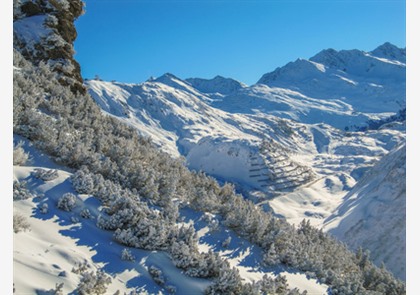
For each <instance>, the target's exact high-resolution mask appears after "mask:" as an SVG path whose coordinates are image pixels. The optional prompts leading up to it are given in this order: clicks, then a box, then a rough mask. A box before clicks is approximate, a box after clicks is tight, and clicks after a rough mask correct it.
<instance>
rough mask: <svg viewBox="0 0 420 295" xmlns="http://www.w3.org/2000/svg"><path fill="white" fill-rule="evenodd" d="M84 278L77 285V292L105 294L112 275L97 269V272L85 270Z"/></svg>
mask: <svg viewBox="0 0 420 295" xmlns="http://www.w3.org/2000/svg"><path fill="white" fill-rule="evenodd" d="M81 275H82V278H81V279H80V282H79V284H78V285H77V289H76V290H77V292H78V293H79V294H81V295H85V294H86V295H88V294H95V295H100V294H105V293H106V292H107V289H108V285H109V284H111V282H112V281H111V277H110V276H109V275H107V274H106V273H105V272H104V271H102V270H97V271H96V273H95V272H93V271H91V272H87V271H86V272H83V273H82V274H81Z"/></svg>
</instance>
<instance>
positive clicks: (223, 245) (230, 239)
mask: <svg viewBox="0 0 420 295" xmlns="http://www.w3.org/2000/svg"><path fill="white" fill-rule="evenodd" d="M231 241H232V237H230V236H229V237H227V238H226V240H224V241H223V243H222V247H223V248H226V247H229V245H230V242H231Z"/></svg>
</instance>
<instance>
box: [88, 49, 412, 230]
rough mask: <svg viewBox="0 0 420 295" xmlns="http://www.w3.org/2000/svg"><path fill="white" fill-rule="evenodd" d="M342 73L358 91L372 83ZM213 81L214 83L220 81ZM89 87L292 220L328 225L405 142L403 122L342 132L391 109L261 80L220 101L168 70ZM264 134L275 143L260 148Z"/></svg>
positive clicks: (163, 141) (196, 163)
mask: <svg viewBox="0 0 420 295" xmlns="http://www.w3.org/2000/svg"><path fill="white" fill-rule="evenodd" d="M356 56H359V57H362V58H365V55H363V54H356ZM300 64H301V66H302V67H304V68H307V67H309V68H310V69H312V70H314V71H315V72H316V75H321V76H322V75H325V73H326V72H328V71H330V69H329V68H328V67H327V66H325V67H324V68H322V69H325V70H326V72H323V71H322V69H321V66H319V65H320V63H316V62H312V61H305V60H300ZM317 65H318V68H317ZM289 66H290V67H291V66H293V64H291V65H289ZM320 69H321V70H320ZM306 74H307V75H309V74H308V73H306ZM336 75H338V76H335V78H336V79H340V81H344V80H347V81H344V82H345V83H346V84H348V85H349V84H351V85H352V87H358V86H360V83H362V84H363V83H365V84H366V83H370V82H360V80H359V82H356V81H353V80H350V79H349V78H347V76H346V75H345V73H342V72H340V74H336ZM215 79H216V78H215ZM217 79H219V80H220V79H222V78H217ZM223 79H225V78H223ZM194 81H201V80H194ZM352 82H353V83H354V84H356V85H354V84H352ZM206 83H207V84H206V85H207V86H208V87H210V86H211V85H212V83H214V81H212V80H208V81H207V82H206ZM86 84H87V86H88V87H89V89H90V90H89V91H90V93H91V94H92V96H93V97H94V99H95V100H96V101H97V102H98V103H99V104H100V105H102V106H104V105H105V106H106V105H115V107H114V109H115V110H119V111H115V112H113V111H112V110H111V109H110V108H107V107H105V108H104V110H105V111H106V112H107V113H108V114H110V115H112V116H116V117H118V118H119V119H121V120H122V121H124V122H126V123H127V124H130V125H131V126H134V127H135V128H137V129H138V130H139V132H140V133H142V134H143V135H146V136H150V138H151V139H152V141H153V142H154V143H155V144H156V145H157V146H159V147H160V148H162V149H163V150H165V151H166V152H168V153H169V154H171V155H172V156H173V157H179V156H183V157H185V159H186V163H187V165H188V167H189V168H190V169H193V170H197V171H204V172H206V173H208V174H210V175H212V176H214V177H216V178H217V179H218V180H220V181H221V182H225V181H230V182H233V183H235V185H236V187H237V189H238V191H239V192H241V193H243V194H244V195H245V196H246V197H248V198H251V199H253V200H254V201H255V202H256V203H258V204H259V205H261V206H264V208H265V209H266V210H269V211H271V212H273V213H274V214H277V215H278V216H282V217H284V218H286V219H287V220H288V221H290V222H292V223H299V222H300V221H301V220H302V219H303V218H306V219H310V220H311V222H312V224H314V225H318V226H321V225H322V222H323V220H324V219H325V218H327V217H328V216H329V215H330V214H332V212H333V211H334V210H335V208H336V207H337V206H339V205H340V203H341V202H342V200H343V197H344V195H345V194H346V193H347V192H348V191H349V190H350V189H351V187H352V186H354V184H355V183H356V181H357V180H359V179H360V178H361V177H362V176H363V174H364V173H365V172H366V171H367V170H368V169H369V168H370V167H372V166H373V165H374V164H375V163H376V162H377V161H378V160H379V159H380V158H381V157H382V156H383V155H385V154H386V153H387V152H388V151H389V150H391V149H392V148H393V147H395V146H396V145H398V144H400V143H401V142H403V141H405V129H404V127H402V126H399V125H395V126H394V127H390V128H386V129H382V130H372V131H368V132H363V133H362V132H352V133H347V132H344V131H342V130H340V129H336V128H341V129H344V128H345V127H346V126H352V125H357V126H363V123H364V122H365V121H366V120H368V119H375V120H377V119H382V118H386V117H387V116H390V115H392V114H394V113H392V112H387V111H386V110H387V109H386V108H385V109H384V110H380V112H379V113H378V112H376V113H375V112H374V113H371V112H368V113H364V112H356V111H355V110H354V106H353V105H351V104H350V102H349V101H348V100H347V99H341V100H340V99H321V98H313V97H309V96H307V95H305V94H302V93H301V92H299V91H296V90H292V89H290V88H279V87H271V86H268V85H264V84H256V85H252V86H249V87H245V86H244V87H240V88H238V90H237V91H236V92H233V93H231V94H229V95H221V94H220V93H219V94H220V95H221V96H220V97H219V98H220V99H218V100H214V99H213V98H212V97H209V96H208V94H207V93H202V92H200V90H198V89H195V88H194V87H193V85H194V83H189V82H187V81H183V80H181V79H179V78H178V77H176V76H174V75H171V74H165V75H163V76H162V77H159V78H154V79H150V80H148V81H147V82H145V83H140V84H125V83H118V82H106V81H96V80H90V81H86ZM371 84H374V83H371ZM376 85H377V84H375V88H378V87H377V86H376ZM216 89H217V85H216V86H215V90H214V92H216ZM210 90H211V89H210V88H209V89H207V90H206V91H210ZM384 91H386V90H384ZM210 92H211V91H210ZM327 93H328V92H327ZM343 94H345V92H343ZM364 103H365V104H367V103H369V102H364ZM377 108H378V107H377ZM294 120H296V121H294ZM297 121H299V122H297ZM320 121H322V122H323V123H320ZM334 127H335V128H334ZM401 127H402V128H401ZM266 139H269V140H272V141H273V144H272V147H271V150H270V151H268V152H262V150H261V146H262V144H263V142H264V141H265V140H266ZM296 172H297V173H296ZM282 178H283V179H282ZM288 183H289V184H288ZM314 204H315V205H314Z"/></svg>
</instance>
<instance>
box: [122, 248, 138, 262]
mask: <svg viewBox="0 0 420 295" xmlns="http://www.w3.org/2000/svg"><path fill="white" fill-rule="evenodd" d="M121 259H122V260H124V261H130V262H132V261H134V260H136V257H135V256H134V255H133V253H131V251H130V249H127V248H124V249H123V250H122V251H121Z"/></svg>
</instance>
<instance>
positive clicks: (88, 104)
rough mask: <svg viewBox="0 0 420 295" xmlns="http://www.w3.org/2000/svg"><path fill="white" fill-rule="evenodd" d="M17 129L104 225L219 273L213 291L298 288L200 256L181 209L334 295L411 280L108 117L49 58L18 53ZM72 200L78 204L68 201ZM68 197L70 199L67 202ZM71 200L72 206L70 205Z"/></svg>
mask: <svg viewBox="0 0 420 295" xmlns="http://www.w3.org/2000/svg"><path fill="white" fill-rule="evenodd" d="M14 63H15V67H17V68H19V70H15V73H14V110H13V111H14V116H13V120H14V132H15V133H17V134H19V135H21V136H24V137H26V138H28V139H29V140H31V141H32V142H33V143H34V144H35V145H36V146H37V147H38V148H39V149H41V150H42V151H44V152H45V153H47V154H48V155H50V156H51V157H52V158H53V159H54V160H55V161H57V162H58V163H60V164H62V165H65V166H67V167H70V168H74V169H75V171H77V172H75V173H74V175H73V177H72V182H73V186H74V188H75V189H76V191H77V192H79V193H84V194H91V195H93V196H95V197H97V198H98V199H99V200H101V202H102V204H103V206H104V208H106V210H105V212H104V214H103V215H102V216H101V218H100V219H99V220H98V226H99V227H101V228H103V229H106V230H112V231H114V237H115V239H116V240H117V241H118V242H120V243H122V244H124V245H127V246H129V247H138V248H142V249H149V250H164V251H167V252H168V253H169V254H170V255H171V257H172V259H173V261H174V264H175V265H176V266H177V267H179V268H181V269H183V270H185V272H186V273H187V274H188V275H191V276H197V277H205V278H212V279H214V284H213V285H212V286H211V287H209V289H208V290H207V293H208V294H272V293H277V294H288V293H290V294H296V293H297V292H298V291H297V290H288V289H287V283H286V282H285V279H284V278H283V277H281V276H280V277H277V278H275V279H269V278H267V277H266V278H265V279H263V280H262V281H259V282H254V283H253V284H250V283H247V284H244V283H243V282H242V280H241V278H240V276H239V274H238V272H237V270H235V269H233V268H231V267H230V266H229V264H228V263H227V261H225V260H224V259H222V258H221V257H220V256H219V255H218V254H217V253H213V252H211V251H210V252H208V253H201V252H199V250H198V247H197V235H196V233H195V230H194V228H193V227H186V226H179V225H177V223H179V222H180V221H179V218H178V217H179V208H182V207H185V206H189V207H191V208H193V209H194V210H198V211H203V212H210V213H213V214H218V215H219V216H220V217H221V219H222V220H223V223H224V224H225V226H227V227H228V228H230V229H232V230H233V231H234V232H236V233H237V234H238V235H239V236H242V237H244V238H246V239H248V240H249V241H251V242H253V243H255V244H256V245H258V246H260V247H261V248H262V249H263V250H264V253H265V256H264V262H265V263H266V264H267V265H277V264H286V265H288V266H290V267H293V268H295V269H296V270H300V271H304V272H306V273H307V274H308V275H310V276H311V277H313V278H317V279H319V280H321V281H322V282H324V283H326V284H328V285H329V286H331V290H332V293H333V294H355V293H354V292H356V293H357V294H371V292H383V290H386V294H403V293H404V292H405V285H404V283H403V282H401V281H398V280H396V279H395V278H394V277H393V276H392V275H390V274H389V273H388V272H387V271H386V270H385V269H379V268H377V267H375V266H374V265H373V264H372V263H370V262H369V261H366V259H363V260H364V262H363V263H361V258H360V255H359V256H358V255H356V254H354V253H352V252H350V251H349V250H348V249H347V248H346V247H345V246H344V245H343V244H341V243H339V242H337V241H336V240H335V239H333V238H332V237H330V236H328V235H326V234H325V233H322V232H321V231H319V230H316V229H315V228H313V227H311V226H310V224H308V223H307V222H303V223H302V224H301V225H300V226H299V227H298V228H295V227H294V226H291V225H290V224H288V223H287V222H286V221H284V220H281V219H278V218H275V217H273V216H272V215H271V214H269V213H266V212H264V211H263V210H262V209H261V208H259V207H257V206H255V204H254V203H252V202H251V201H249V200H245V199H244V198H243V197H242V196H241V195H238V194H236V193H235V190H234V187H233V186H232V185H230V184H225V185H224V186H221V185H219V184H218V182H217V181H216V180H215V179H213V178H211V177H209V176H207V175H205V174H203V173H196V172H191V171H189V170H188V169H187V168H186V166H185V163H184V160H183V159H182V158H181V159H173V158H171V157H170V156H169V155H167V154H165V153H163V152H160V151H159V150H158V149H157V148H156V147H154V146H153V144H152V143H151V141H150V140H149V139H147V138H143V137H141V136H140V135H139V134H138V133H137V131H136V130H134V129H133V128H130V127H129V126H126V125H125V124H123V123H121V122H120V121H118V120H116V119H114V118H112V117H110V116H105V115H103V114H102V112H101V111H100V109H99V107H98V106H97V105H96V104H95V103H94V101H93V100H92V99H91V97H89V96H87V95H85V94H78V93H74V92H72V91H71V90H70V88H69V87H65V86H62V85H61V84H59V83H58V82H57V79H56V74H55V73H54V72H53V71H51V70H50V69H49V67H48V65H46V64H45V63H42V62H41V63H40V64H39V65H36V66H33V65H32V64H30V63H29V62H27V61H26V60H25V59H24V58H23V57H22V56H21V55H20V54H19V53H18V52H17V51H15V52H14ZM67 201H71V200H67ZM67 201H66V202H67ZM66 204H67V205H69V203H68V202H67V203H66Z"/></svg>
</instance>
